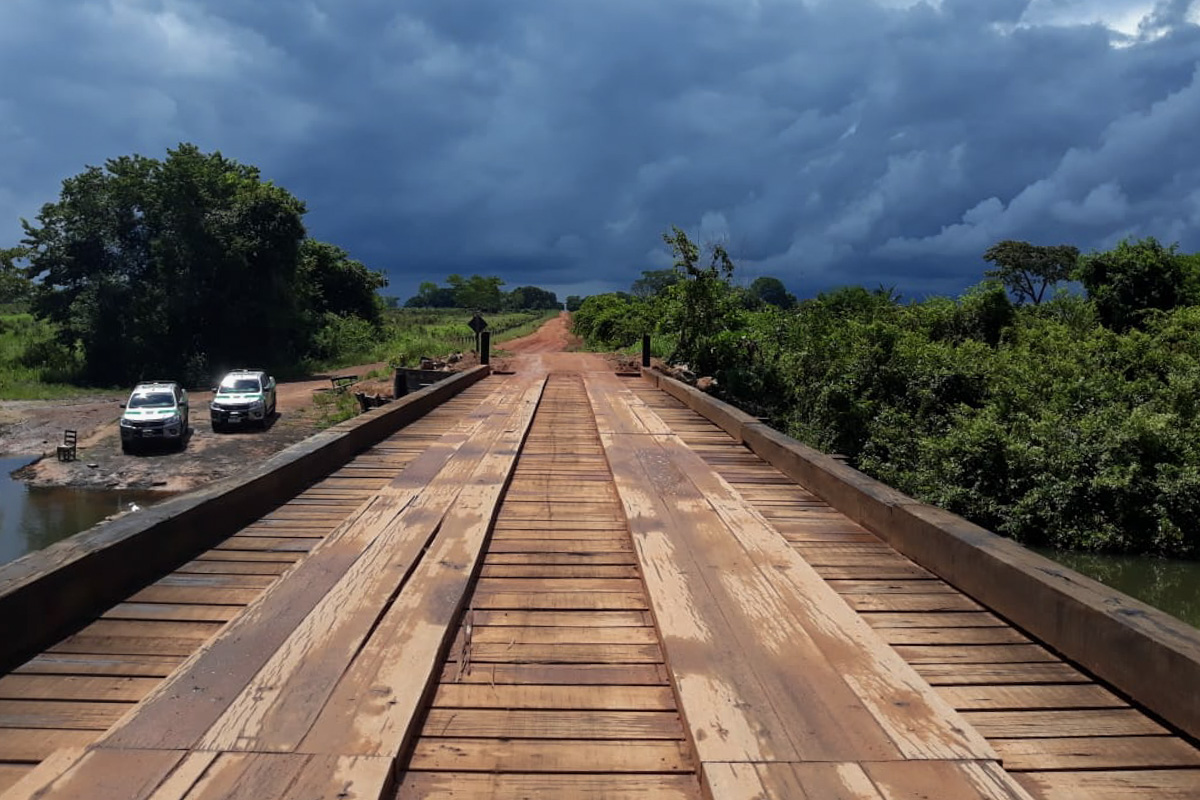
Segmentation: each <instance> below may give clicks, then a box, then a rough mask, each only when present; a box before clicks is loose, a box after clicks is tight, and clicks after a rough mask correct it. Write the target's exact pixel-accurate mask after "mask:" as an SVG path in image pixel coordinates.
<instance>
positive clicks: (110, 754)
mask: <svg viewBox="0 0 1200 800" xmlns="http://www.w3.org/2000/svg"><path fill="white" fill-rule="evenodd" d="M183 757H184V754H183V753H181V752H178V751H164V750H87V751H84V750H80V749H78V748H73V749H72V748H68V749H65V750H59V751H58V752H57V753H55V754H54V755H53V756H51V757H50V758H48V759H47V760H45V761H43V762H42V763H41V764H39V765H38V766H37V767H36V768H35V769H34V770H33V771H32V772H30V773H29V774H28V775H27V776H25V778H23V779H22V780H21V781H20V782H19V783H17V784H16V785H15V786H13V787H12V788H11V789H10V790H9V791H8V793H6V794H5V795H4V800H35V799H36V800H52V798H63V800H66V799H67V798H81V797H86V798H88V800H141V799H142V798H147V797H149V796H150V793H151V792H153V791H154V788H155V787H156V786H158V785H159V784H160V783H161V782H162V781H163V779H164V778H166V777H167V776H168V775H169V774H170V773H171V770H172V769H174V768H175V766H176V765H177V764H178V763H179V762H180V761H181V760H182V759H183Z"/></svg>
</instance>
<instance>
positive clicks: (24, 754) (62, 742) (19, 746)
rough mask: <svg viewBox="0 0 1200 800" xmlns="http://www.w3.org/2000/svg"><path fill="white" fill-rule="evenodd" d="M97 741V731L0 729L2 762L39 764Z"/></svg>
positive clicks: (0, 759) (0, 757) (0, 755)
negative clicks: (55, 753)
mask: <svg viewBox="0 0 1200 800" xmlns="http://www.w3.org/2000/svg"><path fill="white" fill-rule="evenodd" d="M95 740H96V732H95V731H86V730H53V729H49V730H48V729H46V728H0V762H3V761H29V762H33V763H37V762H39V761H44V760H45V759H47V758H49V757H50V756H51V755H53V754H54V752H55V751H57V750H61V749H63V748H64V747H86V746H87V745H89V744H91V743H92V742H93V741H95ZM0 791H3V790H0Z"/></svg>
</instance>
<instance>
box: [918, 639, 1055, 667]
mask: <svg viewBox="0 0 1200 800" xmlns="http://www.w3.org/2000/svg"><path fill="white" fill-rule="evenodd" d="M895 649H896V652H897V653H899V654H900V656H901V657H902V658H903V659H904V660H905V661H907V662H908V663H909V664H912V665H914V666H916V665H918V664H1013V663H1032V662H1037V661H1047V662H1057V661H1058V659H1057V658H1056V657H1055V656H1054V654H1053V653H1051V652H1049V651H1048V650H1046V649H1045V648H1044V647H1042V646H1041V645H1036V644H985V645H969V644H963V645H937V644H935V645H908V644H901V645H896V648H895Z"/></svg>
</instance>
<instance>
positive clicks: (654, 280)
mask: <svg viewBox="0 0 1200 800" xmlns="http://www.w3.org/2000/svg"><path fill="white" fill-rule="evenodd" d="M680 280H682V276H681V275H680V274H679V272H678V271H676V270H674V269H647V270H643V271H642V277H640V278H638V279H637V280H636V281H634V282H633V285H632V286H630V287H629V291H630V292H631V293H632V294H633V296H634V297H654V296H655V295H657V294H658V293H659V292H661V291H663V290H664V289H666V288H667V287H669V286H674V285H675V284H677V283H679V281H680Z"/></svg>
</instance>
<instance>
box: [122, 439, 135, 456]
mask: <svg viewBox="0 0 1200 800" xmlns="http://www.w3.org/2000/svg"><path fill="white" fill-rule="evenodd" d="M121 452H122V453H124V454H125V455H129V454H130V453H132V452H133V445H132V444H130V443H129V442H127V441H125V440H124V439H122V440H121Z"/></svg>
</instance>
